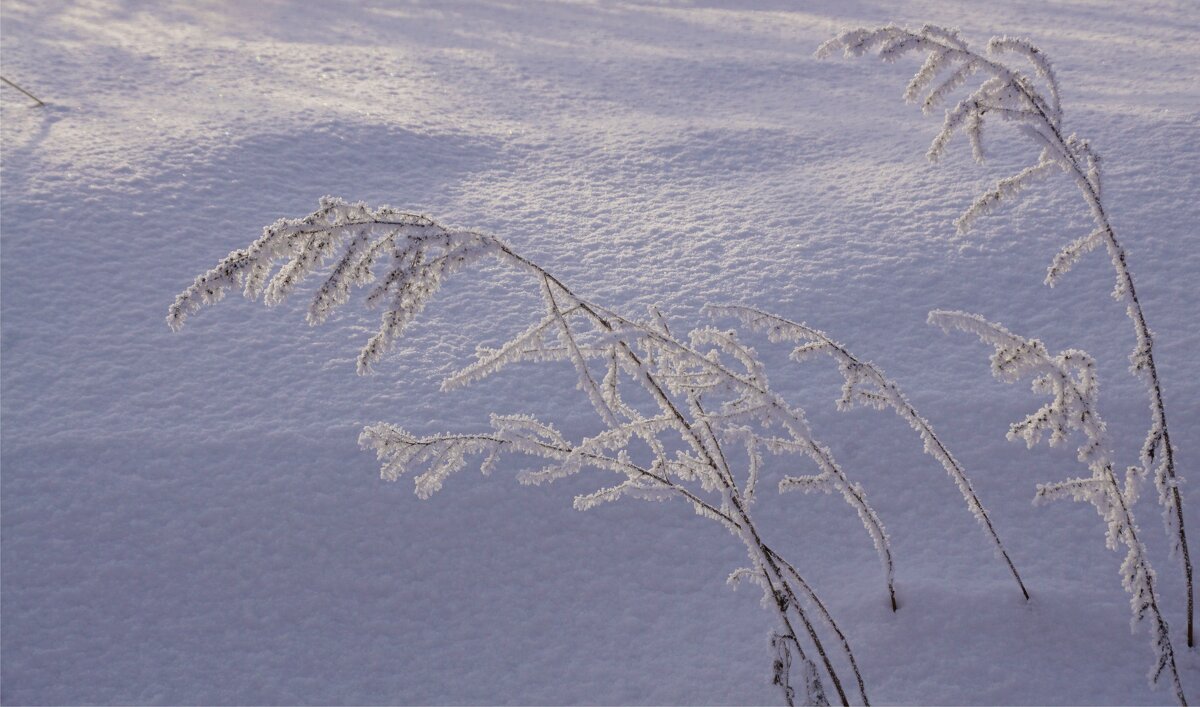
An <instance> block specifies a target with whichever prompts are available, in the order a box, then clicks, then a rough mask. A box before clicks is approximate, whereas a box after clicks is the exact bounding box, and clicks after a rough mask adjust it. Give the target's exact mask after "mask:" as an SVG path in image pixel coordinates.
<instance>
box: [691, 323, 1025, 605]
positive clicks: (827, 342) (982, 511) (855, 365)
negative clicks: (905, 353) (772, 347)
mask: <svg viewBox="0 0 1200 707" xmlns="http://www.w3.org/2000/svg"><path fill="white" fill-rule="evenodd" d="M706 309H707V311H708V312H709V313H710V314H712V315H729V316H732V317H735V318H736V319H738V320H739V321H741V322H742V323H743V324H744V325H745V326H746V327H748V328H749V329H751V330H755V331H765V332H766V333H767V336H768V338H769V339H770V340H771V341H772V342H795V343H799V344H800V345H799V346H797V347H796V348H795V349H793V350H792V355H791V357H792V359H793V360H794V361H796V362H802V361H804V360H806V359H808V358H809V357H811V356H816V355H821V354H824V355H827V356H829V357H830V358H832V359H833V360H834V361H836V362H837V365H838V371H839V372H840V373H841V374H842V378H843V381H844V382H843V385H842V395H841V397H840V398H839V399H838V401H837V406H838V409H839V410H848V409H850V408H852V407H853V406H854V405H856V404H861V405H866V406H868V407H873V408H875V409H877V410H884V409H887V408H891V409H892V411H893V412H895V413H896V414H897V415H898V416H899V417H900V418H901V419H903V420H904V421H905V422H907V423H908V425H909V427H911V428H912V429H913V431H915V432H916V433H917V435H918V436H919V437H920V438H921V441H922V443H923V444H924V449H925V453H926V454H928V455H929V456H931V457H933V458H934V459H935V460H936V461H937V462H938V463H939V464H941V466H942V468H943V469H945V470H946V473H947V474H949V475H950V478H951V479H953V480H954V483H955V485H956V486H958V490H959V492H960V493H961V494H962V496H963V500H964V501H965V502H966V504H967V509H968V510H970V512H971V514H972V515H973V516H974V517H975V520H976V521H977V522H978V523H979V525H980V527H981V528H983V530H984V532H985V533H986V534H987V536H988V538H989V539H990V540H991V542H992V544H993V546H994V549H995V551H996V554H997V555H998V556H999V557H1000V558H1001V559H1003V560H1004V563H1005V565H1006V566H1007V567H1008V570H1009V572H1010V573H1011V574H1012V576H1013V579H1014V580H1016V582H1017V587H1019V588H1020V590H1021V594H1022V595H1023V596H1024V597H1025V598H1026V599H1028V598H1029V592H1028V591H1027V590H1026V589H1025V583H1024V582H1023V581H1021V575H1020V573H1018V572H1017V568H1016V565H1014V564H1013V561H1012V559H1011V558H1010V557H1009V555H1008V550H1006V549H1005V547H1004V543H1003V542H1001V540H1000V536H999V534H997V532H996V528H995V526H994V525H993V524H992V519H991V517H990V516H989V515H988V512H987V509H986V508H985V507H984V506H983V502H982V501H980V500H979V496H978V495H977V494H976V493H975V489H974V488H973V487H972V485H971V479H970V478H969V477H968V476H967V472H966V470H965V469H964V468H963V466H962V464H961V463H959V461H958V460H957V459H955V458H954V455H953V454H951V453H950V450H949V449H947V448H946V445H945V444H944V443H943V442H942V440H941V438H939V437H938V436H937V434H936V433H935V432H934V430H933V426H932V425H930V424H929V421H928V420H926V419H925V418H923V417H921V415H920V413H918V412H917V410H916V408H914V407H913V406H912V403H910V402H909V401H908V398H907V397H906V396H905V395H904V393H903V392H902V391H901V390H900V387H899V386H897V385H896V383H894V382H893V381H892V380H890V379H889V378H887V377H886V376H884V375H883V371H881V370H879V368H878V367H876V366H875V365H874V364H872V363H870V362H869V361H863V360H861V359H859V358H858V357H856V356H854V354H852V353H850V351H848V350H847V349H846V347H844V346H842V345H841V344H839V343H838V342H837V341H835V340H833V339H832V338H830V336H829V335H828V334H826V333H825V332H823V331H821V330H819V329H814V328H813V327H810V326H808V325H806V324H802V323H800V322H794V321H791V320H790V319H785V318H783V317H779V316H776V315H774V314H770V313H767V312H764V311H762V310H759V309H756V308H754V307H747V306H742V305H708V307H707V308H706Z"/></svg>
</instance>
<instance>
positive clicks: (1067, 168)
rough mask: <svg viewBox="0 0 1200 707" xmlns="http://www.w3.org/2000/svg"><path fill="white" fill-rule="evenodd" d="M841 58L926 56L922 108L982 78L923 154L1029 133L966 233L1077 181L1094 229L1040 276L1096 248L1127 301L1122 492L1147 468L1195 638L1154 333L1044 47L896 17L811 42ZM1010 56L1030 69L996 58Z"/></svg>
mask: <svg viewBox="0 0 1200 707" xmlns="http://www.w3.org/2000/svg"><path fill="white" fill-rule="evenodd" d="M839 49H840V50H842V51H843V52H844V53H845V55H846V56H854V57H857V56H862V55H864V54H866V53H868V52H870V51H875V52H876V53H877V54H878V56H879V57H880V58H881V59H883V60H884V61H887V62H894V61H896V60H898V59H899V58H901V57H903V56H905V55H908V54H924V55H925V60H924V63H922V64H921V67H920V68H919V69H918V70H917V73H916V74H914V75H913V77H912V79H911V80H910V81H909V83H908V85H907V87H905V90H904V99H905V100H906V101H908V102H910V103H920V104H921V107H922V109H923V110H924V111H925V113H931V112H933V111H934V110H936V109H937V108H939V107H941V106H942V105H943V104H945V103H946V102H947V101H948V99H949V98H950V97H951V96H952V95H955V94H956V93H957V92H958V91H959V89H960V88H961V87H962V86H964V85H965V84H966V83H967V82H968V81H969V80H970V79H971V78H972V77H973V76H975V75H976V74H978V75H979V76H981V77H982V79H983V80H982V81H981V82H980V83H979V84H978V85H977V86H976V87H975V88H974V89H972V90H970V91H969V92H968V93H967V94H966V96H965V97H963V98H961V99H960V100H959V101H958V102H957V103H955V104H954V106H953V107H952V108H949V109H946V111H945V120H944V122H943V123H942V129H941V130H940V131H939V132H938V134H937V135H936V136H935V137H934V139H933V142H932V143H931V144H930V146H929V151H928V153H927V157H928V158H929V160H930V161H932V162H937V161H938V160H939V159H940V158H941V156H942V155H943V154H944V153H945V151H946V147H947V145H948V144H949V142H950V138H951V137H953V136H954V134H955V133H963V134H964V135H965V136H966V138H967V141H968V142H969V143H970V145H971V151H972V153H973V155H974V157H975V160H976V161H978V162H980V163H982V162H983V161H984V158H985V156H986V150H985V147H984V142H983V130H984V127H985V125H987V124H990V123H991V122H992V119H993V118H999V119H1000V120H1001V121H1002V122H1004V123H1007V124H1009V125H1010V126H1012V127H1014V128H1015V129H1016V130H1017V131H1019V132H1020V133H1021V134H1022V135H1024V136H1025V137H1027V138H1028V139H1029V141H1030V142H1031V143H1032V144H1033V146H1034V148H1035V149H1036V150H1037V151H1038V158H1037V160H1036V161H1035V162H1034V163H1033V164H1031V165H1030V166H1029V167H1026V168H1025V169H1023V170H1021V171H1020V172H1017V173H1016V174H1013V175H1010V176H1008V177H1004V178H1003V179H1000V180H998V181H997V182H996V183H995V185H994V186H993V187H992V188H991V189H989V190H987V191H985V192H984V193H982V194H980V195H979V196H978V197H977V198H976V199H975V201H974V202H973V203H972V204H971V205H970V206H969V207H968V208H967V210H966V211H965V212H963V214H962V215H961V216H959V218H958V219H957V220H956V221H955V224H956V226H957V228H958V231H959V233H966V232H967V231H968V230H969V229H970V227H971V225H972V224H973V223H974V222H975V221H976V220H977V219H978V218H979V217H981V216H983V215H984V214H986V213H988V212H989V211H991V210H993V209H994V208H995V207H996V206H997V205H998V204H1000V203H1001V202H1005V201H1011V200H1012V199H1014V198H1016V197H1017V196H1018V195H1019V194H1020V193H1021V192H1022V191H1024V190H1025V189H1026V188H1028V187H1029V186H1030V185H1031V184H1033V183H1034V182H1036V181H1038V180H1042V179H1047V178H1049V177H1050V175H1052V174H1053V173H1054V172H1056V171H1060V172H1063V173H1065V174H1066V175H1067V176H1068V178H1069V179H1071V181H1072V182H1074V184H1075V185H1076V186H1077V187H1078V189H1079V192H1080V195H1081V196H1082V197H1083V200H1084V202H1085V204H1086V205H1087V208H1088V212H1089V213H1090V215H1091V218H1092V221H1093V230H1092V231H1091V232H1090V233H1088V234H1087V235H1084V236H1082V237H1079V238H1077V239H1075V240H1073V241H1071V242H1070V243H1068V244H1067V245H1066V246H1064V247H1063V248H1062V250H1060V251H1059V252H1058V254H1057V255H1055V256H1054V259H1053V261H1052V262H1051V264H1050V266H1049V268H1048V270H1047V272H1046V279H1045V282H1046V284H1048V285H1050V286H1052V287H1053V286H1054V285H1055V284H1056V283H1057V282H1058V281H1059V279H1060V278H1061V277H1062V276H1063V275H1065V274H1066V273H1067V272H1068V271H1069V270H1070V269H1071V266H1072V265H1074V264H1075V262H1077V261H1078V260H1079V259H1080V258H1081V257H1083V256H1084V255H1086V254H1087V253H1088V252H1089V251H1092V250H1095V249H1097V248H1101V247H1103V248H1104V250H1105V251H1106V252H1107V253H1108V257H1109V260H1110V261H1111V262H1112V266H1113V271H1114V273H1115V275H1116V286H1115V288H1114V289H1113V293H1112V294H1113V297H1114V298H1115V299H1116V300H1117V301H1119V302H1121V303H1123V304H1124V305H1125V312H1126V314H1127V315H1128V317H1129V320H1130V322H1131V323H1132V325H1133V329H1134V337H1135V340H1136V345H1135V347H1134V350H1133V353H1132V354H1131V355H1130V357H1129V360H1130V371H1131V372H1132V373H1133V374H1134V375H1135V376H1136V377H1137V378H1139V379H1140V380H1141V381H1142V382H1143V383H1144V385H1145V387H1146V391H1147V395H1148V397H1149V400H1150V428H1149V431H1148V432H1147V433H1146V438H1145V441H1144V442H1143V444H1142V447H1141V452H1140V454H1139V458H1140V462H1141V464H1140V465H1139V466H1131V467H1129V468H1128V469H1127V470H1126V476H1127V477H1128V479H1127V482H1126V488H1127V492H1128V493H1129V494H1130V497H1131V498H1135V497H1136V495H1137V491H1136V489H1137V484H1138V482H1139V481H1140V480H1141V479H1143V478H1145V477H1146V476H1150V477H1152V478H1153V479H1154V484H1155V487H1156V489H1157V491H1158V502H1159V504H1160V505H1161V507H1162V515H1163V521H1164V523H1165V525H1166V531H1167V536H1168V537H1169V538H1171V549H1172V553H1173V554H1176V555H1178V556H1179V558H1180V562H1181V564H1182V566H1183V573H1184V580H1185V583H1186V587H1187V590H1186V591H1187V643H1188V646H1193V645H1195V641H1194V637H1193V630H1192V623H1193V622H1192V615H1193V595H1194V592H1193V586H1192V561H1191V556H1190V554H1189V553H1188V544H1187V533H1186V532H1185V529H1184V523H1183V503H1182V500H1181V498H1180V493H1179V484H1180V481H1181V479H1180V477H1179V475H1178V472H1177V470H1176V465H1175V449H1174V447H1172V446H1171V435H1170V431H1169V429H1168V427H1167V413H1166V409H1165V407H1164V405H1163V393H1162V381H1161V378H1160V377H1159V373H1158V367H1157V365H1156V364H1155V361H1154V339H1153V336H1152V334H1151V331H1150V327H1149V325H1148V324H1147V323H1146V315H1145V312H1144V311H1143V310H1142V304H1141V301H1140V300H1139V299H1138V295H1137V289H1136V288H1135V287H1134V281H1133V274H1132V272H1131V271H1130V269H1129V266H1128V260H1127V257H1126V251H1125V249H1124V247H1123V246H1122V245H1121V243H1120V241H1118V240H1117V233H1116V230H1115V229H1114V228H1113V225H1112V222H1111V220H1110V217H1109V211H1108V209H1107V207H1106V206H1105V203H1104V198H1103V189H1102V181H1101V171H1102V170H1101V160H1100V155H1099V154H1098V153H1097V152H1096V151H1095V150H1094V149H1093V148H1092V146H1091V144H1090V143H1089V142H1088V141H1087V140H1086V139H1084V138H1081V137H1079V136H1077V135H1075V134H1074V133H1068V132H1067V130H1066V128H1065V127H1064V124H1063V110H1062V101H1061V95H1060V91H1059V85H1058V79H1057V78H1056V77H1055V74H1054V68H1053V66H1052V65H1051V63H1050V60H1049V59H1048V58H1047V57H1046V55H1045V53H1044V52H1042V51H1041V50H1040V49H1038V48H1037V47H1036V46H1034V45H1033V43H1031V42H1030V41H1028V40H1026V39H1018V38H1014V37H993V38H992V39H991V40H990V41H989V42H988V44H987V48H986V49H985V51H984V52H978V51H975V50H973V49H971V48H970V47H969V46H968V45H967V42H966V41H964V40H963V39H962V37H961V36H959V34H958V33H957V32H955V31H953V30H949V29H945V28H942V27H937V26H934V25H925V26H924V27H922V28H921V29H919V30H910V29H905V28H903V27H899V26H896V25H886V26H882V27H875V28H858V29H852V30H848V31H845V32H842V33H841V34H839V35H837V36H836V37H833V38H832V39H830V40H828V41H826V42H825V43H824V44H822V45H821V46H820V47H819V48H818V49H817V52H816V54H817V56H818V57H827V56H829V55H831V54H833V53H834V52H836V51H837V50H839ZM1010 56H1015V57H1017V58H1018V59H1020V60H1023V61H1024V62H1025V63H1027V64H1028V66H1029V68H1030V69H1031V70H1032V71H1031V72H1030V71H1029V70H1025V69H1022V68H1018V67H1016V66H1014V65H1012V64H1009V63H1005V61H1003V60H1004V59H1006V58H1007V57H1010Z"/></svg>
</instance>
